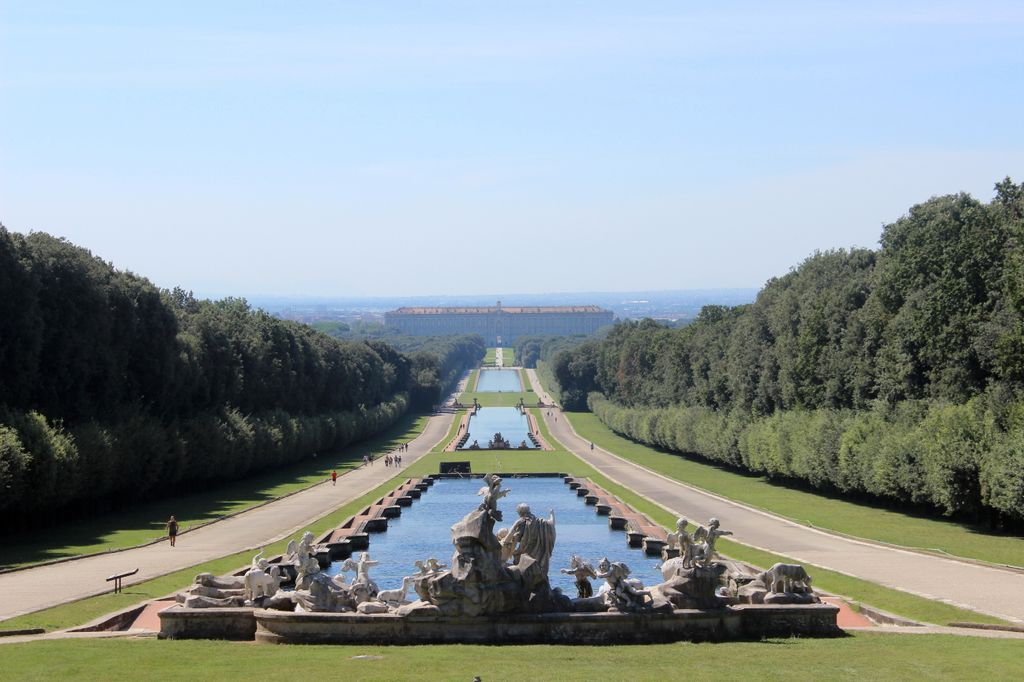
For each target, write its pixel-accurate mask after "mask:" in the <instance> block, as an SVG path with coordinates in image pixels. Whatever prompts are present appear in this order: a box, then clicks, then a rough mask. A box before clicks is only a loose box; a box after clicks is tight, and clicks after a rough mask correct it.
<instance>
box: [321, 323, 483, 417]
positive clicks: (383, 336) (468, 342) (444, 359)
mask: <svg viewBox="0 0 1024 682" xmlns="http://www.w3.org/2000/svg"><path fill="white" fill-rule="evenodd" d="M313 327H314V328H316V329H319V330H321V331H324V332H325V333H327V334H329V335H331V336H333V337H335V338H338V339H348V340H358V339H364V340H369V339H375V340H377V341H378V342H383V343H386V344H387V345H388V346H391V347H392V348H395V349H397V350H399V351H401V352H402V353H404V354H406V355H407V356H408V357H409V360H410V363H411V366H410V372H411V373H412V382H413V385H412V391H411V392H412V396H411V397H412V401H413V405H414V406H415V407H416V408H417V409H429V408H430V407H431V406H433V405H436V404H438V403H439V402H440V401H441V400H442V399H444V397H445V396H447V395H448V394H449V393H450V392H451V391H452V390H454V389H455V386H456V385H457V384H458V382H459V379H460V378H461V377H462V375H463V374H465V373H466V372H467V371H469V370H471V369H473V368H474V367H476V366H477V365H478V364H480V361H481V360H482V359H483V358H484V356H485V355H486V354H487V344H486V343H485V342H484V337H482V336H480V335H479V334H462V335H454V336H410V335H408V334H403V333H401V332H398V331H396V330H395V329H392V328H390V327H386V326H384V325H382V324H377V323H366V322H356V323H354V324H352V325H348V324H345V323H344V322H321V323H316V324H314V325H313ZM364 335H365V337H364Z"/></svg>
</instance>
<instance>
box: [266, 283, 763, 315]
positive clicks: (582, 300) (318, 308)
mask: <svg viewBox="0 0 1024 682" xmlns="http://www.w3.org/2000/svg"><path fill="white" fill-rule="evenodd" d="M756 296H757V289H680V290H675V291H623V292H606V291H605V292H573V293H552V294H514V293H513V294H466V295H459V296H390V297H373V298H368V297H364V298H357V297H352V298H340V297H339V298H327V297H310V298H298V297H292V298H286V297H281V298H276V297H269V296H264V297H254V298H250V299H249V303H250V304H252V305H253V306H256V307H258V308H262V309H263V310H265V311H267V312H268V313H270V314H272V315H275V316H277V317H280V318H283V319H287V320H298V321H301V322H318V321H325V320H339V321H348V320H354V319H363V320H367V319H376V318H378V317H379V318H380V320H381V321H383V315H384V313H385V312H386V311H388V310H394V309H395V308H400V307H402V306H486V305H494V303H495V302H496V301H499V300H500V301H501V302H502V305H506V306H510V305H527V306H532V305H538V306H544V305H598V306H601V307H602V308H607V309H608V310H611V311H612V312H614V313H615V317H616V318H618V319H624V320H626V319H629V320H632V319H642V318H645V317H651V318H655V319H661V320H667V321H673V322H675V321H679V322H687V321H690V320H693V319H694V318H696V317H697V314H698V313H699V312H700V309H701V308H703V307H704V306H706V305H723V306H735V305H742V304H744V303H752V302H753V301H754V299H755V298H756Z"/></svg>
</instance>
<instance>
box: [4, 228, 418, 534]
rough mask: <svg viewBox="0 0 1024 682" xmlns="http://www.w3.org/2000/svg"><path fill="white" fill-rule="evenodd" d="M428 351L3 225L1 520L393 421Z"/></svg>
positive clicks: (55, 510) (196, 474)
mask: <svg viewBox="0 0 1024 682" xmlns="http://www.w3.org/2000/svg"><path fill="white" fill-rule="evenodd" d="M417 368H418V360H417V358H415V357H412V356H408V355H406V354H404V353H401V352H399V351H398V350H396V349H394V348H392V347H391V346H389V345H387V344H385V343H382V342H379V341H373V342H341V341H338V340H335V339H332V338H330V337H328V336H326V335H324V334H321V333H319V332H317V331H315V330H313V329H312V328H310V327H308V326H306V325H302V324H298V323H293V322H285V321H281V320H277V319H275V318H273V317H271V316H269V315H267V314H265V313H263V312H261V311H258V310H253V309H251V308H250V307H249V306H248V305H247V304H246V303H245V302H244V301H241V300H237V299H226V300H223V301H216V302H211V301H205V300H198V299H196V298H194V297H193V296H192V295H191V294H189V293H186V292H184V291H181V290H174V291H171V292H168V291H161V290H159V289H158V288H156V287H155V286H153V285H152V284H151V283H150V282H149V281H147V280H146V279H144V278H141V277H138V276H136V275H134V274H132V273H129V272H122V271H117V270H115V269H114V268H113V267H112V266H111V265H110V264H108V263H106V262H104V261H102V260H101V259H99V258H96V257H94V256H92V255H91V254H90V253H89V252H88V251H86V250H84V249H81V248H79V247H76V246H74V245H72V244H70V243H69V242H67V241H65V240H62V239H57V238H54V237H52V236H50V235H47V234H44V233H32V234H29V235H27V236H22V235H19V234H16V233H11V232H9V231H7V230H6V229H4V228H3V227H2V226H0V513H2V514H3V519H4V521H3V523H2V524H0V528H3V529H13V528H16V527H17V526H18V525H19V523H20V522H21V521H22V520H25V519H29V518H31V519H33V520H34V521H35V522H39V521H45V520H46V519H48V518H59V517H62V516H63V515H66V514H68V513H89V512H90V511H93V510H95V509H98V508H106V507H108V506H112V505H117V504H123V503H125V502H129V501H132V500H136V499H148V498H151V497H153V496H156V495H170V494H174V493H175V492H177V491H181V490H192V489H195V488H197V487H201V486H208V485H211V484H214V483H216V482H219V481H224V480H230V479H235V478H237V477H240V476H244V475H246V474H249V473H253V472H255V471H258V470H260V469H266V468H269V467H276V466H281V465H285V464H288V463H291V462H294V461H297V460H299V459H302V458H305V457H308V456H310V455H311V454H313V453H315V452H317V451H320V450H328V449H331V448H337V447H341V446H344V445H346V444H348V443H351V442H353V441H355V440H358V439H361V438H364V437H366V436H368V435H370V434H372V433H375V432H377V431H379V430H381V429H383V428H385V427H387V426H389V425H390V424H392V423H394V422H395V420H397V419H398V418H399V417H400V416H401V415H402V414H403V413H404V412H405V411H406V410H407V409H408V407H409V404H410V396H413V395H420V394H423V393H424V391H429V390H432V389H433V388H434V387H432V386H430V387H426V388H424V387H423V386H421V385H419V384H417V383H416V376H417V375H418V371H417Z"/></svg>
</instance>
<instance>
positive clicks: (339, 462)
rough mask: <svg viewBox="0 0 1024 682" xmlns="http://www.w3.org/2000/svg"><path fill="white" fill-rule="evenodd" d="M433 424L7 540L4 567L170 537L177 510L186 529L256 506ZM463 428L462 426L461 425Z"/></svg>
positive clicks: (412, 420)
mask: <svg viewBox="0 0 1024 682" xmlns="http://www.w3.org/2000/svg"><path fill="white" fill-rule="evenodd" d="M426 423H427V417H426V416H423V415H412V414H410V415H406V416H405V417H403V418H402V419H401V420H399V422H398V423H397V424H396V425H395V426H393V427H392V428H390V429H388V430H387V431H386V432H384V433H383V434H380V435H378V436H375V437H373V438H371V439H369V440H366V441H363V442H361V443H357V444H354V445H352V446H350V447H347V448H345V449H343V450H340V451H338V452H322V453H319V454H318V456H317V457H316V458H315V459H309V460H305V461H302V462H298V463H296V464H294V465H293V466H290V467H286V468H282V469H277V470H274V471H271V472H268V473H265V474H260V475H257V476H252V477H249V478H245V479H241V480H238V481H234V482H231V483H228V484H226V485H223V486H219V487H216V488H211V489H209V490H204V491H202V492H198V493H193V494H190V495H182V496H177V497H171V498H168V499H165V500H159V501H155V502H150V503H143V504H138V505H133V506H131V507H129V508H126V509H123V510H120V511H117V512H114V513H107V514H103V515H100V516H96V517H93V518H90V519H86V520H82V521H77V522H70V523H67V524H65V525H61V526H55V527H52V528H47V529H46V530H45V531H42V532H40V531H39V530H36V529H33V530H32V531H31V532H30V533H26V534H24V535H15V536H8V537H5V538H4V541H3V543H2V547H0V568H14V567H19V566H26V565H30V564H33V563H38V562H41V561H48V560H52V559H59V558H63V557H71V556H78V555H81V554H91V553H95V552H104V551H108V550H112V549H120V548H124V547H133V546H136V545H140V544H144V543H146V542H150V541H152V540H154V539H157V538H160V537H162V536H163V535H164V523H165V522H166V521H167V519H168V517H170V515H171V514H174V515H175V517H177V519H178V522H179V524H180V525H181V528H182V530H188V529H189V528H190V527H194V526H197V525H200V524H203V523H208V522H210V521H213V520H215V519H218V518H221V517H223V516H227V515H229V514H236V513H238V512H242V511H245V510H246V509H251V508H252V507H255V506H257V505H259V504H264V503H266V502H269V501H271V500H274V499H277V498H279V497H282V496H284V495H288V494H291V493H294V492H297V491H299V490H303V489H305V488H308V487H310V486H312V485H316V484H317V483H321V482H323V481H325V480H326V479H327V478H329V477H330V474H331V471H332V470H333V469H337V471H338V474H339V475H342V474H344V473H345V472H346V471H349V470H350V469H354V468H356V467H358V466H359V465H360V464H361V463H362V459H363V455H366V454H376V455H380V454H382V453H385V452H390V451H392V450H394V449H395V448H396V447H397V446H398V445H400V444H402V443H406V442H408V441H410V440H412V439H413V438H415V437H416V436H417V435H419V434H420V433H421V432H422V431H423V428H424V426H425V425H426ZM456 428H458V427H456Z"/></svg>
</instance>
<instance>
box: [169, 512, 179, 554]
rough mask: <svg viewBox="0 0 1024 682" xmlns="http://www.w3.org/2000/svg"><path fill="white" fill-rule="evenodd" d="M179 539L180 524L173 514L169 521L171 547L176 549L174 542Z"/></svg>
mask: <svg viewBox="0 0 1024 682" xmlns="http://www.w3.org/2000/svg"><path fill="white" fill-rule="evenodd" d="M177 537H178V522H177V520H175V518H174V514H171V518H169V519H167V539H168V540H170V541H171V547H174V541H175V540H176V539H177Z"/></svg>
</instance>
